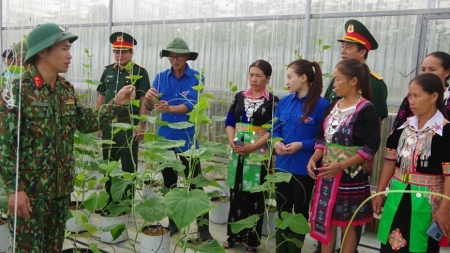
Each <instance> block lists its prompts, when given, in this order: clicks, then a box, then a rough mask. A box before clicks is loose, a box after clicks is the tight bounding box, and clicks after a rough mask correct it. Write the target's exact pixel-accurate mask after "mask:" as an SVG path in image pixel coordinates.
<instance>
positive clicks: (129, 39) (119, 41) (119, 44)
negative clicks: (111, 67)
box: [109, 32, 137, 50]
mask: <svg viewBox="0 0 450 253" xmlns="http://www.w3.org/2000/svg"><path fill="white" fill-rule="evenodd" d="M109 42H111V44H112V49H113V50H130V49H133V45H137V41H136V40H135V39H134V38H133V36H131V35H129V34H128V33H124V32H115V33H113V34H111V36H109Z"/></svg>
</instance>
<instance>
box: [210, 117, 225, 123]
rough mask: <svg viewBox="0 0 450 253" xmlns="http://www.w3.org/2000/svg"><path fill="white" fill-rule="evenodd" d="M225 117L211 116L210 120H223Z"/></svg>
mask: <svg viewBox="0 0 450 253" xmlns="http://www.w3.org/2000/svg"><path fill="white" fill-rule="evenodd" d="M226 119H227V117H225V116H211V120H212V121H214V122H223V121H225V120H226Z"/></svg>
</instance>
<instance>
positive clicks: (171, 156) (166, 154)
mask: <svg viewBox="0 0 450 253" xmlns="http://www.w3.org/2000/svg"><path fill="white" fill-rule="evenodd" d="M139 154H140V155H142V156H144V157H145V158H148V160H150V161H152V162H157V163H163V162H167V161H175V160H177V157H176V156H175V153H174V152H173V151H172V150H167V149H159V148H152V149H150V150H146V151H144V152H140V153H139Z"/></svg>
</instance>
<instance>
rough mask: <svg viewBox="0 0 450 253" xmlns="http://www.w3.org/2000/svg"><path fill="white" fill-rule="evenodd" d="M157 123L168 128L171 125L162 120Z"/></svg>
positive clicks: (156, 121)
mask: <svg viewBox="0 0 450 253" xmlns="http://www.w3.org/2000/svg"><path fill="white" fill-rule="evenodd" d="M155 123H156V124H158V125H160V126H168V125H169V122H167V121H162V120H159V119H157V120H155Z"/></svg>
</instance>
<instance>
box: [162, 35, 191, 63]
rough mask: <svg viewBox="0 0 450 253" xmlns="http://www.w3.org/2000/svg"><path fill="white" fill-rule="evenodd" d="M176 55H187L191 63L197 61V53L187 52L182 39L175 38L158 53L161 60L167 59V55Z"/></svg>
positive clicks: (185, 44) (186, 46)
mask: <svg viewBox="0 0 450 253" xmlns="http://www.w3.org/2000/svg"><path fill="white" fill-rule="evenodd" d="M171 52H172V53H176V54H189V59H188V60H191V61H195V59H197V56H198V53H197V52H193V51H191V50H189V47H188V45H187V43H186V41H184V40H183V39H180V38H175V39H173V40H172V41H171V42H170V43H169V44H168V45H167V47H166V49H163V50H161V52H160V53H159V56H160V57H161V58H163V57H168V56H169V53H171Z"/></svg>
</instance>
